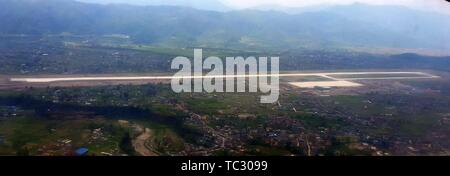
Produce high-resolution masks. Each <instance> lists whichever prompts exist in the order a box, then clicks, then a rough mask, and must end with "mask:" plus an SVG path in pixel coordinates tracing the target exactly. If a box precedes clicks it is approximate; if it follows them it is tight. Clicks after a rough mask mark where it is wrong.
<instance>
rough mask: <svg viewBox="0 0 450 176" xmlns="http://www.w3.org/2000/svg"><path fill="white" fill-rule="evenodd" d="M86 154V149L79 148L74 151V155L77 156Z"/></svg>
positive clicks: (87, 150)
mask: <svg viewBox="0 0 450 176" xmlns="http://www.w3.org/2000/svg"><path fill="white" fill-rule="evenodd" d="M88 152H89V149H87V148H79V149H77V150H75V154H77V155H78V156H82V155H86V154H87V153H88Z"/></svg>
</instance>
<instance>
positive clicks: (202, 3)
mask: <svg viewBox="0 0 450 176" xmlns="http://www.w3.org/2000/svg"><path fill="white" fill-rule="evenodd" d="M77 1H80V2H86V3H97V4H129V5H141V6H161V5H166V6H182V7H192V8H196V9H200V10H214V11H227V10H230V9H231V8H230V7H227V6H226V5H224V4H222V3H221V2H220V1H218V0H169V1H168V0H77Z"/></svg>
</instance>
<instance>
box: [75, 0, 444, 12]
mask: <svg viewBox="0 0 450 176" xmlns="http://www.w3.org/2000/svg"><path fill="white" fill-rule="evenodd" d="M79 1H85V2H89V1H91V2H94V1H95V2H114V3H117V2H121V3H129V4H146V3H147V2H159V1H162V2H164V0H79ZM166 1H168V2H172V1H173V2H183V1H184V2H188V3H194V2H195V3H197V4H198V3H202V2H203V1H204V2H205V3H213V2H214V1H211V0H166ZM216 1H220V2H222V3H223V4H226V5H227V6H229V7H232V8H237V9H244V8H252V7H258V6H272V5H275V6H282V7H288V8H289V7H290V8H294V7H305V6H312V5H345V4H352V3H357V2H359V3H366V4H374V5H401V6H407V7H410V8H415V9H421V10H430V11H438V12H441V13H448V14H450V3H449V2H446V1H445V0H216Z"/></svg>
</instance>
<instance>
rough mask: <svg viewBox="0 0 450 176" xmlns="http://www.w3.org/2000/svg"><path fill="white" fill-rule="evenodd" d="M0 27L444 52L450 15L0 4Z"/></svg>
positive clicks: (187, 42) (362, 7)
mask: <svg viewBox="0 0 450 176" xmlns="http://www.w3.org/2000/svg"><path fill="white" fill-rule="evenodd" d="M155 2H156V1H155ZM0 22H1V23H2V24H3V25H2V27H0V33H2V34H60V33H63V32H69V33H72V34H83V35H107V34H125V35H129V36H131V38H132V40H134V41H135V42H141V43H148V44H158V45H167V46H173V47H194V46H197V47H217V48H253V49H255V48H259V49H268V48H270V49H275V50H284V49H295V48H302V47H305V48H310V47H312V48H328V47H331V48H333V47H343V46H345V47H383V48H430V49H441V50H445V49H450V30H448V29H450V18H449V16H446V15H443V14H439V13H431V12H424V11H418V10H413V9H409V8H406V7H401V6H373V5H366V4H360V3H358V4H353V5H343V6H332V7H328V8H324V9H318V10H314V11H311V12H304V13H300V14H287V13H283V12H276V11H270V12H268V11H258V10H240V11H230V12H214V11H204V10H197V9H193V8H189V7H181V6H178V7H176V6H132V5H123V4H122V5H118V4H115V5H99V4H86V3H81V2H75V1H70V0H3V1H1V2H0Z"/></svg>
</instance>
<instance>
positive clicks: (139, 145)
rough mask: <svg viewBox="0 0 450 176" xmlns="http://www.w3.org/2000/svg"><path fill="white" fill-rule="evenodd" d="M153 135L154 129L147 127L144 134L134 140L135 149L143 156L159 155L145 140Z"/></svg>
mask: <svg viewBox="0 0 450 176" xmlns="http://www.w3.org/2000/svg"><path fill="white" fill-rule="evenodd" d="M151 137H152V130H150V129H148V128H145V129H144V131H143V132H142V134H140V135H139V136H138V137H137V138H136V139H134V140H133V146H134V150H136V152H137V153H139V154H140V155H141V156H157V154H156V153H154V152H153V151H152V150H150V149H148V148H147V147H146V146H145V142H146V141H147V140H149V139H150V138H151Z"/></svg>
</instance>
